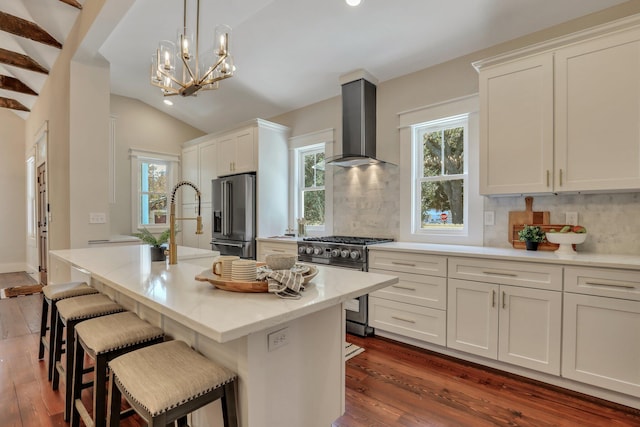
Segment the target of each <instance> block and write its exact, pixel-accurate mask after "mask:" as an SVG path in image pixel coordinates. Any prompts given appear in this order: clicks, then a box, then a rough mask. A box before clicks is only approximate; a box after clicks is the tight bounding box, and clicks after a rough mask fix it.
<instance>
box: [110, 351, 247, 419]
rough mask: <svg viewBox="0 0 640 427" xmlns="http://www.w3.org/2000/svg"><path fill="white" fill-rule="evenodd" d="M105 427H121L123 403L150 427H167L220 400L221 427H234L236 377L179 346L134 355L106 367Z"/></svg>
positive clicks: (236, 417) (134, 353)
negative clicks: (222, 424) (125, 402)
mask: <svg viewBox="0 0 640 427" xmlns="http://www.w3.org/2000/svg"><path fill="white" fill-rule="evenodd" d="M109 368H110V369H111V373H110V374H109V413H108V418H107V425H108V426H110V427H116V426H118V425H120V405H121V400H122V399H121V398H122V396H124V398H125V399H126V400H127V402H128V403H129V405H131V407H132V409H133V410H135V412H137V413H138V414H139V415H140V416H141V417H142V418H144V419H145V421H146V422H147V423H148V425H149V427H157V426H162V427H165V426H166V425H168V424H169V423H172V422H174V421H176V420H177V421H178V425H180V426H182V425H186V418H187V414H189V413H191V412H193V411H195V410H196V409H198V408H200V407H202V406H204V405H206V404H208V403H210V402H213V401H215V400H218V399H221V403H222V416H223V420H224V426H225V427H237V425H238V416H237V413H236V396H235V393H236V390H235V389H236V375H235V374H234V373H233V372H231V371H230V370H228V369H226V368H224V367H223V366H220V365H218V364H217V363H215V362H213V361H211V360H209V359H207V358H205V357H204V356H202V355H200V354H198V353H196V352H195V351H194V350H192V349H191V348H189V346H188V345H187V344H186V343H184V342H182V341H167V342H164V343H161V344H156V345H152V346H149V347H145V348H143V349H140V350H136V351H132V352H131V353H127V354H125V355H122V356H120V357H117V358H115V359H113V360H112V361H111V362H109Z"/></svg>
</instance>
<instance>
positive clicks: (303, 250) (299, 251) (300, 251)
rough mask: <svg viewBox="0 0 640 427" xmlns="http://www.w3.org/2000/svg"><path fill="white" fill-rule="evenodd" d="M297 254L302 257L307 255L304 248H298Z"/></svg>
mask: <svg viewBox="0 0 640 427" xmlns="http://www.w3.org/2000/svg"><path fill="white" fill-rule="evenodd" d="M298 253H299V254H302V255H304V254H306V253H307V248H305V247H304V246H300V247H299V248H298Z"/></svg>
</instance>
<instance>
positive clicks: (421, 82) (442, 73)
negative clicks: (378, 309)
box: [269, 1, 640, 255]
mask: <svg viewBox="0 0 640 427" xmlns="http://www.w3.org/2000/svg"><path fill="white" fill-rule="evenodd" d="M636 13H640V2H638V1H629V2H626V3H623V4H621V5H619V6H615V7H612V8H609V9H606V10H604V11H602V12H598V13H595V14H592V15H588V16H585V17H582V18H579V19H576V20H573V21H570V22H567V23H564V24H561V25H558V26H555V27H552V28H549V29H546V30H543V31H540V32H536V33H533V34H530V35H528V36H525V37H522V38H519V39H515V40H512V41H509V42H506V43H503V44H501V45H498V46H494V47H492V48H489V49H485V50H482V51H478V52H474V53H471V54H469V55H466V56H463V57H460V58H456V59H454V60H451V61H448V62H445V63H442V64H439V65H436V66H433V67H430V68H427V69H424V70H421V71H418V72H415V73H412V74H409V75H406V76H402V77H399V78H396V79H393V80H388V81H384V82H381V83H379V84H378V88H377V155H378V157H379V158H381V159H382V160H386V161H389V162H392V163H396V164H398V165H399V167H408V165H401V164H399V159H400V150H399V147H400V137H399V136H400V134H399V130H398V126H399V121H398V114H399V113H401V112H406V111H410V110H414V109H417V108H420V107H424V106H427V105H432V104H437V103H440V102H444V101H448V100H451V99H455V98H459V97H462V96H466V95H472V94H475V93H477V92H478V74H477V73H476V71H475V70H474V69H473V67H472V65H471V63H472V62H474V61H477V60H480V59H484V58H487V57H491V56H494V55H497V54H499V53H503V52H507V51H510V50H513V49H517V48H520V47H524V46H528V45H531V44H534V43H538V42H543V41H546V40H549V39H551V38H555V37H559V36H562V35H565V34H569V33H572V32H575V31H578V30H580V29H584V28H588V27H591V26H594V25H598V24H602V23H605V22H608V21H612V20H615V19H618V18H622V17H625V16H628V15H632V14H636ZM349 71H351V70H344V72H345V73H346V72H349ZM368 71H371V70H368ZM338 84H339V82H336V85H338ZM269 120H271V121H274V122H276V123H281V124H283V125H285V126H288V127H290V128H291V136H299V135H304V134H306V133H311V132H315V131H318V130H322V129H327V128H334V129H335V130H336V131H335V135H336V143H335V145H336V150H335V153H339V152H341V148H340V147H341V144H342V125H341V123H340V121H341V103H340V98H339V97H335V98H331V99H327V100H325V101H322V102H319V103H317V104H313V105H310V106H307V107H304V108H301V109H298V110H295V111H291V112H288V113H286V114H283V115H280V116H276V117H272V118H269ZM333 171H334V172H333V173H334V182H335V188H334V198H333V206H334V207H333V217H334V218H335V221H334V230H333V231H334V232H335V234H338V233H340V234H352V235H356V234H357V235H364V234H366V235H370V236H385V237H388V236H393V237H395V238H396V239H397V238H398V236H399V228H398V227H399V223H398V221H397V220H396V218H397V217H398V215H397V211H398V209H409V207H408V206H399V203H400V198H399V191H398V189H399V181H398V179H399V173H397V170H394V169H393V166H385V167H384V168H382V169H381V170H380V169H376V170H375V171H374V170H373V169H372V171H371V172H369V173H367V172H365V173H360V174H350V173H346V172H345V171H344V170H342V169H341V168H333ZM373 173H375V176H373V175H372V174H373ZM363 182H364V183H366V182H376V183H383V185H379V184H376V187H375V188H374V189H372V190H371V191H367V192H365V193H364V194H363V188H364V187H363V185H362V183H363ZM353 200H355V201H356V202H355V204H354V202H352V201H353ZM639 202H640V201H639V200H638V193H628V194H608V195H584V196H579V197H576V196H549V197H548V198H545V200H544V202H543V201H542V200H540V203H541V206H539V207H542V206H546V208H547V209H548V210H550V211H552V214H551V216H552V221H560V219H559V218H564V217H563V215H564V212H566V211H577V212H578V213H579V214H580V221H581V223H582V224H583V225H585V226H586V227H587V229H589V230H592V231H593V234H594V235H595V233H596V232H600V230H606V234H607V235H608V236H610V237H607V238H603V237H597V238H596V237H594V238H593V239H591V238H589V241H587V242H586V243H585V244H584V245H582V247H581V248H580V249H582V250H586V251H589V252H597V253H621V254H636V255H637V254H639V253H640V241H638V240H637V239H636V238H635V236H636V235H637V232H635V233H630V232H629V231H630V230H638V228H640V216H638V215H637V212H639V211H640V205H639ZM537 203H538V202H536V206H537ZM542 203H544V205H542ZM484 204H485V208H484V209H485V210H491V211H494V212H495V214H496V216H495V218H496V225H494V226H489V227H485V230H484V234H485V239H484V244H485V245H486V246H504V247H506V246H508V245H509V243H508V241H507V227H508V221H507V219H508V215H507V214H508V211H509V210H514V208H515V207H516V206H517V210H524V208H523V206H524V201H523V200H522V198H519V197H503V198H485V201H484ZM536 206H534V208H536V209H537V207H536ZM605 211H606V212H618V213H617V214H616V215H615V222H613V221H612V220H611V218H612V217H611V216H610V215H609V216H607V215H600V213H603V212H605ZM345 219H347V220H345ZM560 222H564V220H562V221H560ZM603 233H605V232H604V231H603Z"/></svg>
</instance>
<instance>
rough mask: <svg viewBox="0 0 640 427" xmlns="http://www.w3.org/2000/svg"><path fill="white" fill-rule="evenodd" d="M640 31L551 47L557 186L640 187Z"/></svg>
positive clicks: (574, 188)
mask: <svg viewBox="0 0 640 427" xmlns="http://www.w3.org/2000/svg"><path fill="white" fill-rule="evenodd" d="M639 40H640V31H638V30H630V31H626V32H622V33H618V34H615V35H610V36H606V37H600V38H597V39H594V40H590V41H587V42H583V43H580V44H576V45H573V46H570V47H567V48H564V49H559V50H558V51H557V52H556V68H555V83H556V136H555V144H556V145H555V161H556V174H555V189H556V191H582V190H584V191H587V190H591V191H593V190H621V189H638V188H640V126H638V117H640V77H639V76H640V41H639Z"/></svg>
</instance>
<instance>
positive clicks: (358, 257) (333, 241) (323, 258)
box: [298, 236, 393, 271]
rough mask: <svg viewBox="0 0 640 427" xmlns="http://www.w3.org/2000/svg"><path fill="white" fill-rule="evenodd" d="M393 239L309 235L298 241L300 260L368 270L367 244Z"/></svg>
mask: <svg viewBox="0 0 640 427" xmlns="http://www.w3.org/2000/svg"><path fill="white" fill-rule="evenodd" d="M392 241H393V239H387V238H376V237H351V236H327V237H307V238H305V239H303V241H301V242H298V260H299V261H302V262H311V263H316V264H325V265H333V266H340V267H346V268H353V269H358V270H362V271H367V270H368V254H367V246H369V245H375V244H378V243H386V242H392Z"/></svg>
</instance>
